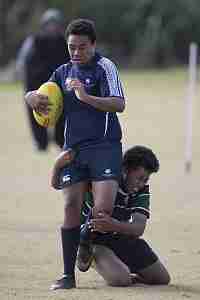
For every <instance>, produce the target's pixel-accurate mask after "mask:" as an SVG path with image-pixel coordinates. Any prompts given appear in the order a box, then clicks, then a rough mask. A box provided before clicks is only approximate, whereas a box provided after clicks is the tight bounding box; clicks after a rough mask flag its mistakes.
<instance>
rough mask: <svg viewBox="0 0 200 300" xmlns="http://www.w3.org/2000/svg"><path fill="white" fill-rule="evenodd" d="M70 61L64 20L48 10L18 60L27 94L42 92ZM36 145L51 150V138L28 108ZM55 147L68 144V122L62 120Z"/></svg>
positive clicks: (56, 132) (57, 130)
mask: <svg viewBox="0 0 200 300" xmlns="http://www.w3.org/2000/svg"><path fill="white" fill-rule="evenodd" d="M68 61H69V54H68V51H67V49H66V42H65V38H64V20H63V16H62V14H61V12H60V11H59V10H57V9H48V10H47V11H46V12H45V13H44V14H43V15H42V18H41V21H40V29H39V31H38V32H36V33H35V34H32V35H30V36H28V37H27V38H26V39H25V41H24V42H23V44H22V46H21V48H20V50H19V52H18V56H17V61H16V71H17V74H18V75H20V77H21V79H22V80H23V82H24V89H25V93H26V92H28V91H31V90H36V89H38V88H39V87H40V86H41V85H42V84H43V83H44V82H46V81H47V80H48V79H49V77H50V75H51V74H52V72H53V71H54V70H55V69H56V68H58V66H60V65H61V64H64V63H66V62H68ZM26 110H27V114H28V119H29V123H30V127H31V131H32V136H33V139H34V143H35V144H36V146H37V149H38V150H43V151H45V150H47V147H48V143H49V135H48V131H47V129H46V128H44V127H41V126H40V125H38V123H37V122H36V121H35V119H34V117H33V112H32V108H30V107H29V106H28V105H26ZM53 139H54V141H55V143H56V144H57V145H58V146H60V147H62V146H63V143H64V118H63V116H61V118H60V119H59V121H58V122H57V125H56V127H55V130H54V137H53Z"/></svg>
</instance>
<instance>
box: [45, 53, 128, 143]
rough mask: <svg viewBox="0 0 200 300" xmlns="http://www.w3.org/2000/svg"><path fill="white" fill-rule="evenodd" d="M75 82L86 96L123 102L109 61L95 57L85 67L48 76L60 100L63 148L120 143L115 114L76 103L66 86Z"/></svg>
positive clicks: (62, 68) (70, 66) (73, 66)
mask: <svg viewBox="0 0 200 300" xmlns="http://www.w3.org/2000/svg"><path fill="white" fill-rule="evenodd" d="M72 78H77V79H79V80H80V81H81V82H82V83H83V84H84V86H85V90H86V92H87V93H88V94H89V95H93V96H97V97H112V96H114V97H119V98H122V99H124V94H123V90H122V84H121V82H120V79H119V76H118V71H117V69H116V66H115V65H114V63H113V62H111V61H110V60H109V59H107V58H105V57H102V56H100V55H99V54H97V53H96V54H95V56H94V57H93V58H92V60H91V61H90V62H89V63H88V64H86V65H78V64H72V63H71V62H69V63H67V64H64V65H62V66H60V67H59V68H58V69H57V70H56V71H55V72H54V73H53V75H52V76H51V78H50V81H54V82H56V83H57V84H58V85H59V86H60V88H61V90H62V92H63V96H64V114H65V146H64V148H67V147H73V146H80V147H81V146H88V145H90V144H98V143H101V142H104V141H105V142H106V141H111V142H112V141H120V140H121V136H122V133H121V127H120V124H119V120H118V117H117V114H116V113H111V112H104V111H101V110H98V109H96V108H94V107H92V106H91V105H89V104H86V103H83V102H82V101H80V100H79V99H78V98H77V97H76V95H75V92H74V91H73V90H70V89H69V88H68V87H67V84H66V82H67V81H68V80H70V79H72Z"/></svg>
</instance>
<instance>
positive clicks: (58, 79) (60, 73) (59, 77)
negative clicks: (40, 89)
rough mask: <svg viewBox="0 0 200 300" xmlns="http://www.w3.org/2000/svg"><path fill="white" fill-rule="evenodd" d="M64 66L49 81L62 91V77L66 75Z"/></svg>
mask: <svg viewBox="0 0 200 300" xmlns="http://www.w3.org/2000/svg"><path fill="white" fill-rule="evenodd" d="M64 66H65V65H62V66H60V67H59V68H57V69H56V70H55V71H54V72H53V73H52V75H51V77H50V78H49V81H52V82H55V83H56V84H57V85H58V86H59V87H60V88H61V89H62V77H63V74H64Z"/></svg>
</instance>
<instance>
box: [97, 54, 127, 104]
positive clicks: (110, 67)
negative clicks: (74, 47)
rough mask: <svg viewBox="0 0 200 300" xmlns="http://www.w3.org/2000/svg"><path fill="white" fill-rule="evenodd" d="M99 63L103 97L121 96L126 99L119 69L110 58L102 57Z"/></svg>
mask: <svg viewBox="0 0 200 300" xmlns="http://www.w3.org/2000/svg"><path fill="white" fill-rule="evenodd" d="M98 65H99V66H100V67H101V71H102V72H100V74H101V75H100V93H101V96H102V97H120V98H123V99H124V92H123V87H122V83H121V80H120V78H119V74H118V70H117V68H116V66H115V64H114V63H113V62H112V61H110V60H109V59H107V58H105V57H102V58H101V59H100V60H99V62H98Z"/></svg>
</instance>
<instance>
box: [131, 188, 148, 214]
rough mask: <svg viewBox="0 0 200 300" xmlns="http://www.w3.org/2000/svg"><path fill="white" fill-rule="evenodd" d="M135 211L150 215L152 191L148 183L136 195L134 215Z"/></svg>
mask: <svg viewBox="0 0 200 300" xmlns="http://www.w3.org/2000/svg"><path fill="white" fill-rule="evenodd" d="M135 212H138V213H141V214H144V215H145V216H146V217H147V218H149V217H150V191H149V186H148V185H146V186H145V187H144V189H143V190H141V191H139V192H138V193H137V195H136V197H135V201H134V207H133V209H132V215H133V214H134V213H135Z"/></svg>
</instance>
